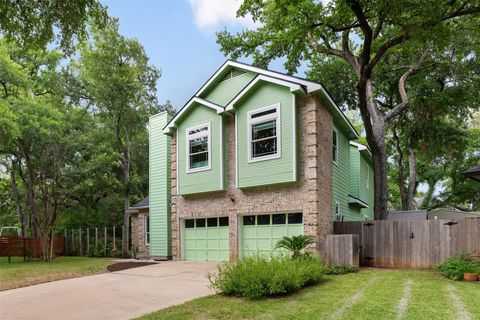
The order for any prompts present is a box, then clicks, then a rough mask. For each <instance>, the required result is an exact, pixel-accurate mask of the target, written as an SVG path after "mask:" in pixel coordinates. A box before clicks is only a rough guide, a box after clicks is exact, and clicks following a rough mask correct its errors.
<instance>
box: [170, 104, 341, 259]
mask: <svg viewBox="0 0 480 320" xmlns="http://www.w3.org/2000/svg"><path fill="white" fill-rule="evenodd" d="M298 100H299V101H298V103H297V108H299V110H298V111H299V115H300V116H299V117H298V118H299V119H298V125H297V130H298V132H299V135H298V136H299V137H301V141H298V142H297V146H298V148H299V153H298V154H299V159H298V160H299V161H298V162H299V168H298V170H299V174H298V180H297V182H296V183H289V184H285V185H278V186H266V187H258V188H252V189H246V190H240V189H237V188H236V187H235V170H236V168H235V121H234V117H226V118H225V123H226V126H225V134H226V139H227V151H228V155H227V161H226V163H227V165H228V172H227V191H225V192H215V193H207V194H199V195H189V196H181V195H178V194H177V189H176V185H177V181H176V136H175V134H174V135H173V137H172V146H171V159H172V161H171V164H172V167H171V170H172V171H171V172H172V183H171V186H172V254H173V258H174V259H176V260H179V259H180V258H181V252H180V250H181V234H180V233H181V230H180V229H181V228H180V225H181V224H180V221H181V219H185V218H192V217H208V216H228V217H229V231H230V257H231V258H232V259H236V258H237V257H238V251H239V248H238V229H239V228H238V220H239V216H241V215H247V214H261V213H288V212H303V216H304V233H305V234H307V235H311V236H314V237H316V238H317V239H318V237H319V236H320V235H325V234H330V233H332V230H333V227H332V212H331V208H332V130H333V120H332V116H331V114H330V113H329V112H328V111H327V110H326V109H325V108H324V107H323V106H321V105H320V103H319V101H318V99H317V98H315V97H305V98H301V99H298ZM232 199H233V200H234V201H232ZM312 247H314V248H315V247H316V246H315V245H314V246H312Z"/></svg>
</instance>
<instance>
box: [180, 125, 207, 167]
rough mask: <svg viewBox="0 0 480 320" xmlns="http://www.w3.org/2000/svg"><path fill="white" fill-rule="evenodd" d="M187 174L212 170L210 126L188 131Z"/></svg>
mask: <svg viewBox="0 0 480 320" xmlns="http://www.w3.org/2000/svg"><path fill="white" fill-rule="evenodd" d="M186 138H187V141H186V148H187V172H196V171H203V170H208V169H210V124H209V123H208V124H204V125H201V126H198V127H194V128H188V129H187V130H186Z"/></svg>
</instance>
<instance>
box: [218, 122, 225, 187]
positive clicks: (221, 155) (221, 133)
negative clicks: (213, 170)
mask: <svg viewBox="0 0 480 320" xmlns="http://www.w3.org/2000/svg"><path fill="white" fill-rule="evenodd" d="M219 131H220V170H219V171H220V190H223V178H224V174H223V170H224V169H223V118H222V117H221V116H220V130H219Z"/></svg>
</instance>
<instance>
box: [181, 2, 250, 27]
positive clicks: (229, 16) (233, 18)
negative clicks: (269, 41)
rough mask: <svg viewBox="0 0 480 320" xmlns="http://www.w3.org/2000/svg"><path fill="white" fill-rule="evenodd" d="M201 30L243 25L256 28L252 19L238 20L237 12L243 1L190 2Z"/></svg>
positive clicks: (241, 18)
mask: <svg viewBox="0 0 480 320" xmlns="http://www.w3.org/2000/svg"><path fill="white" fill-rule="evenodd" d="M189 2H190V7H191V8H192V11H193V15H194V18H195V24H196V25H197V27H198V28H199V29H211V28H217V27H219V26H225V25H235V24H236V25H242V26H244V27H247V28H256V27H257V26H258V25H257V24H256V23H255V22H253V20H252V18H251V17H239V18H237V10H238V8H239V7H240V5H241V4H242V1H235V0H189Z"/></svg>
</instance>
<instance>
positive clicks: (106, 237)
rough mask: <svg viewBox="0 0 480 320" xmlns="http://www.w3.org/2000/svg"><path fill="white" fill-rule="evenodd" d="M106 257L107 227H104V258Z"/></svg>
mask: <svg viewBox="0 0 480 320" xmlns="http://www.w3.org/2000/svg"><path fill="white" fill-rule="evenodd" d="M106 256H107V227H105V257H106Z"/></svg>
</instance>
